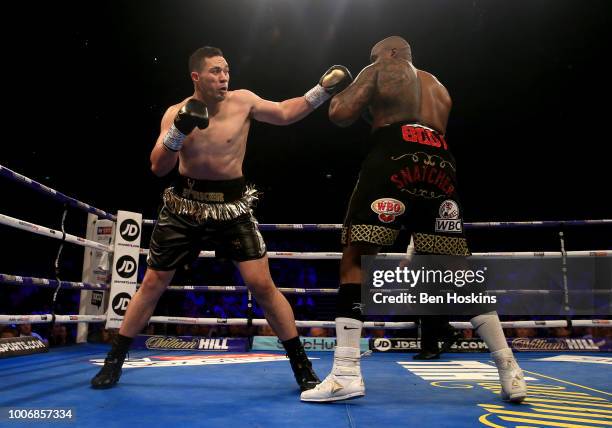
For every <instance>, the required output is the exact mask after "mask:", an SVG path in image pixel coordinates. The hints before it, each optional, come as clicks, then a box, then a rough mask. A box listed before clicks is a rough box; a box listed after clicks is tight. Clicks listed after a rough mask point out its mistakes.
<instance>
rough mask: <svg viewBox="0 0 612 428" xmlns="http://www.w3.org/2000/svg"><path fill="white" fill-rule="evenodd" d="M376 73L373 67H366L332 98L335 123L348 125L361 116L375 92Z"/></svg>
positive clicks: (331, 113) (331, 108)
mask: <svg viewBox="0 0 612 428" xmlns="http://www.w3.org/2000/svg"><path fill="white" fill-rule="evenodd" d="M376 74H377V73H376V70H374V69H373V68H371V67H370V68H368V67H366V68H364V69H363V70H362V71H361V73H359V76H357V79H355V81H354V82H353V83H352V84H351V85H350V86H349V87H348V88H346V90H344V91H343V92H342V93H340V94H338V95H336V96H335V97H334V98H333V99H332V103H331V105H330V118H331V119H332V121H333V122H334V123H336V124H338V125H340V126H348V125H350V124H352V123H353V122H355V121H356V120H357V119H358V118H359V115H360V114H361V112H362V111H363V110H364V109H365V108H366V107H367V106H368V105H369V104H370V100H371V99H372V95H373V94H374V90H375V88H376Z"/></svg>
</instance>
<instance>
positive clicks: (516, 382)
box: [491, 348, 527, 403]
mask: <svg viewBox="0 0 612 428" xmlns="http://www.w3.org/2000/svg"><path fill="white" fill-rule="evenodd" d="M491 357H493V361H495V365H496V366H497V371H498V372H499V383H500V384H501V388H502V390H501V397H502V400H504V401H510V402H512V403H520V402H522V401H523V400H524V399H525V397H527V384H526V383H525V378H524V376H523V371H522V370H521V368H520V367H519V365H518V363H517V362H516V359H515V358H514V355H512V349H510V348H505V349H501V350H499V351H496V352H492V353H491Z"/></svg>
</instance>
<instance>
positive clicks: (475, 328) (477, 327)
mask: <svg viewBox="0 0 612 428" xmlns="http://www.w3.org/2000/svg"><path fill="white" fill-rule="evenodd" d="M486 323H487V322H486V321H484V322H481V323H480V324H478V326H476V327H474V331H478V329H479V328H480V327H482V326H483V325H485V324H486Z"/></svg>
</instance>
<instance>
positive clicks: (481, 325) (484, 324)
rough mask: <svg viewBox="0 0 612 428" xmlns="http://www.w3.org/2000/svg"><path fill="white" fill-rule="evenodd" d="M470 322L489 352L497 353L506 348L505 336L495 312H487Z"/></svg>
mask: <svg viewBox="0 0 612 428" xmlns="http://www.w3.org/2000/svg"><path fill="white" fill-rule="evenodd" d="M470 322H471V323H472V327H474V330H475V331H476V333H478V335H479V336H480V338H481V339H482V340H484V342H485V343H486V344H487V347H488V348H489V352H497V351H499V350H501V349H506V348H508V342H506V336H504V331H503V330H502V326H501V323H500V322H499V317H498V316H497V312H495V311H493V312H487V313H486V314H482V315H478V316H475V317H474V318H472V319H471V320H470Z"/></svg>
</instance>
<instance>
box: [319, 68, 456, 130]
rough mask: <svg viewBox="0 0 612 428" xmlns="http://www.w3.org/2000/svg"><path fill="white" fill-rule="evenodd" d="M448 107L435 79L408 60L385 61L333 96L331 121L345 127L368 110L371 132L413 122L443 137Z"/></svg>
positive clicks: (445, 91) (442, 90)
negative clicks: (427, 127)
mask: <svg viewBox="0 0 612 428" xmlns="http://www.w3.org/2000/svg"><path fill="white" fill-rule="evenodd" d="M451 105H452V103H451V98H450V96H449V94H448V91H447V90H446V88H445V87H444V86H443V85H442V84H441V83H440V82H439V81H438V80H437V79H436V78H435V76H433V75H432V74H430V73H427V72H425V71H422V70H417V69H416V68H415V67H414V66H413V65H412V63H410V62H408V61H405V60H399V59H395V58H384V59H379V60H378V61H376V62H375V63H374V64H371V65H369V66H368V67H366V68H364V69H363V70H362V71H361V73H359V76H357V79H355V82H353V84H352V85H350V86H349V87H348V88H347V89H346V90H345V91H343V92H342V93H340V94H339V95H337V96H335V97H334V99H333V100H332V103H331V105H330V119H331V120H332V121H334V122H335V123H336V124H338V125H340V126H348V125H350V124H351V123H353V122H354V121H355V120H356V119H357V118H358V117H359V114H361V112H362V111H363V110H365V109H369V110H370V113H371V114H372V117H373V121H372V129H377V128H380V127H382V126H385V125H389V124H391V123H397V122H409V121H414V122H420V123H422V124H423V125H426V126H429V127H431V128H433V129H435V130H436V131H438V132H440V133H442V134H444V133H445V132H446V124H447V123H448V116H449V113H450V109H451Z"/></svg>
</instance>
